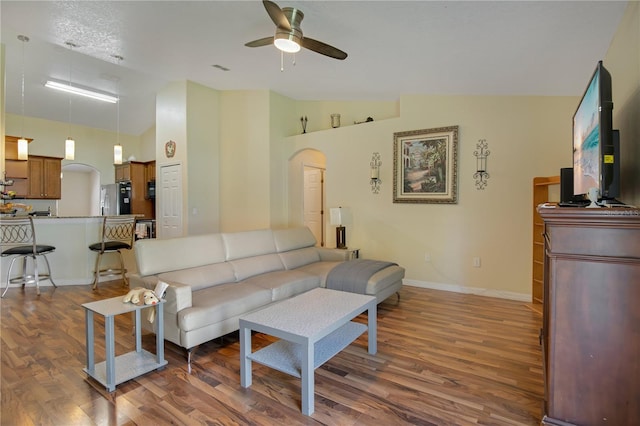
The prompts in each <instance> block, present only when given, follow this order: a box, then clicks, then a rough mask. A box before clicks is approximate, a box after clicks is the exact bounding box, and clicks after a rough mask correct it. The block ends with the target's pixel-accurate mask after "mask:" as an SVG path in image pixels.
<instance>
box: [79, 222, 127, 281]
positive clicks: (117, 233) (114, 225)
mask: <svg viewBox="0 0 640 426" xmlns="http://www.w3.org/2000/svg"><path fill="white" fill-rule="evenodd" d="M135 230H136V218H135V216H105V217H104V220H103V222H102V229H101V232H100V238H101V240H100V242H98V243H94V244H91V245H90V246H89V250H91V251H95V252H97V253H98V257H96V266H95V269H94V271H93V289H94V290H95V289H97V288H98V280H99V279H100V277H101V276H112V275H122V280H123V281H124V285H125V286H128V285H129V281H128V280H127V276H126V275H125V274H126V272H127V270H126V268H125V267H124V259H123V258H122V252H121V250H131V248H132V247H133V239H134V236H135ZM104 253H118V255H119V257H120V267H119V268H118V269H114V268H107V269H100V260H101V259H102V255H103V254H104Z"/></svg>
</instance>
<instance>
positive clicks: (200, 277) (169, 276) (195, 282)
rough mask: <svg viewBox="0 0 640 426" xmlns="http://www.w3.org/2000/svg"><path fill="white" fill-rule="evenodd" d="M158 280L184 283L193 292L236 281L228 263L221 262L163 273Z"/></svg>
mask: <svg viewBox="0 0 640 426" xmlns="http://www.w3.org/2000/svg"><path fill="white" fill-rule="evenodd" d="M158 278H159V279H160V280H162V281H169V282H179V283H185V284H188V285H190V286H191V289H192V290H193V291H197V290H200V289H202V288H205V287H211V286H214V285H219V284H224V283H233V282H235V281H236V274H235V272H234V270H233V267H232V266H231V265H230V264H229V263H227V262H223V263H214V264H211V265H205V266H197V267H194V268H188V269H180V270H178V271H170V272H163V273H162V274H159V275H158Z"/></svg>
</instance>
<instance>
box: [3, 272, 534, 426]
mask: <svg viewBox="0 0 640 426" xmlns="http://www.w3.org/2000/svg"><path fill="white" fill-rule="evenodd" d="M124 293H126V290H125V289H124V288H123V287H122V285H121V283H120V282H111V283H107V284H101V286H100V289H99V290H98V292H95V293H94V292H92V291H91V289H90V286H66V287H61V288H58V289H56V290H55V291H54V289H53V288H52V287H46V288H43V290H42V295H41V296H40V297H37V296H36V292H35V288H33V287H27V288H26V289H25V290H23V289H20V288H11V289H9V292H8V293H7V295H6V296H5V298H4V299H2V301H1V308H2V316H1V320H2V323H1V326H2V336H1V338H2V348H1V349H2V352H1V368H2V370H1V383H2V395H1V411H0V415H1V418H0V424H2V425H3V426H9V425H20V426H22V425H164V424H172V425H193V424H207V425H227V424H233V425H471V424H483V425H484V424H491V425H536V424H539V422H540V412H541V401H542V395H543V382H542V370H541V352H540V347H539V345H538V332H539V328H540V325H541V324H540V322H541V319H540V316H539V315H537V314H536V313H534V312H532V311H531V310H529V309H527V308H526V307H525V306H524V305H523V304H522V303H520V302H514V301H507V300H502V299H493V298H487V297H480V296H473V295H464V294H457V293H449V292H444V291H436V290H428V289H420V288H415V287H404V288H403V289H402V290H401V301H400V304H399V305H396V304H395V302H396V299H395V297H392V298H390V299H389V300H388V301H386V302H384V303H382V304H380V305H379V307H378V353H377V355H375V356H373V355H369V354H368V353H367V350H366V347H367V346H366V334H365V335H363V336H361V337H360V338H359V339H358V340H357V341H356V342H355V343H353V344H352V345H351V346H349V347H348V348H347V349H345V350H344V351H343V352H341V353H340V354H338V355H336V356H335V357H334V358H333V359H331V360H330V361H328V362H327V363H326V364H324V365H323V366H322V367H320V368H318V369H317V370H316V374H315V378H316V379H315V380H316V387H315V391H316V397H315V413H314V414H313V415H312V416H310V417H307V416H304V415H302V414H301V413H300V381H299V380H298V379H295V378H293V377H290V376H287V375H285V374H283V373H280V372H277V371H275V370H271V369H269V368H267V367H264V366H261V365H259V364H255V363H254V364H253V365H254V368H253V385H252V386H251V387H250V388H248V389H243V388H242V387H241V386H240V366H239V350H240V348H239V340H238V334H237V333H235V334H230V335H229V336H226V337H225V338H224V339H223V340H222V341H221V340H220V339H218V340H216V341H214V342H209V343H207V344H205V345H202V346H200V348H199V349H198V351H197V352H196V354H195V359H194V363H193V372H192V374H188V373H187V368H186V363H185V356H184V352H183V350H181V349H180V348H178V347H176V346H175V345H173V344H171V343H168V342H167V344H166V345H165V352H166V357H167V359H168V361H169V364H168V366H167V367H166V368H165V369H164V370H162V371H154V372H151V373H148V374H146V375H144V376H142V377H139V378H138V379H135V380H131V381H128V382H126V383H123V384H121V385H119V386H118V387H117V389H116V391H115V392H114V393H113V394H108V393H107V392H105V390H104V388H101V386H100V385H99V384H97V383H95V382H94V381H93V380H90V379H88V378H87V376H86V374H85V373H84V372H83V371H82V368H83V367H84V366H85V361H86V360H85V325H84V310H83V309H82V307H81V306H80V305H81V304H82V303H86V302H89V301H92V300H98V299H103V298H107V297H113V296H118V295H120V294H124ZM358 320H359V321H362V322H364V321H365V320H366V319H365V318H363V317H359V318H358ZM102 324H103V322H100V326H99V327H96V340H97V341H98V342H100V345H101V346H100V348H98V349H97V353H96V358H97V361H101V360H103V359H104V358H103V354H104V352H103V351H104V349H103V348H104V344H103V336H104V333H103V331H104V329H103V325H102ZM131 330H132V323H131V318H130V316H129V315H121V316H119V317H117V318H116V355H118V354H120V353H125V352H128V351H130V350H133V349H134V348H135V342H134V339H133V337H132V336H131ZM252 340H253V342H254V344H255V346H256V347H261V346H264V345H266V344H267V343H269V342H270V341H271V338H269V337H266V336H263V335H256V336H254V338H253V339H252ZM143 346H144V347H145V348H146V349H148V350H150V351H155V339H154V336H153V335H145V336H144V337H143ZM254 349H255V348H254Z"/></svg>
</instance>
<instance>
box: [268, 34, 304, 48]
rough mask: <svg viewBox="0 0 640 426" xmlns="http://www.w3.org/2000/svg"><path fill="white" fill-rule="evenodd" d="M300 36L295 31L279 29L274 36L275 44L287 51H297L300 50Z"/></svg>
mask: <svg viewBox="0 0 640 426" xmlns="http://www.w3.org/2000/svg"><path fill="white" fill-rule="evenodd" d="M300 38H301V37H299V36H298V35H297V34H295V31H291V32H289V31H278V32H276V36H275V37H274V38H273V44H274V45H275V46H276V47H277V48H278V49H280V50H282V51H283V52H286V53H297V52H299V51H300V41H301V40H300Z"/></svg>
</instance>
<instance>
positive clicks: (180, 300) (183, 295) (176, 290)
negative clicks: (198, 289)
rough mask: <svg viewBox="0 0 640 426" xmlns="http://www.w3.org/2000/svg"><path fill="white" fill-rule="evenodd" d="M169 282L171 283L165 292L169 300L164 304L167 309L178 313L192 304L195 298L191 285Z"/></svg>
mask: <svg viewBox="0 0 640 426" xmlns="http://www.w3.org/2000/svg"><path fill="white" fill-rule="evenodd" d="M167 284H169V287H167V291H166V292H165V293H164V298H165V300H166V301H167V302H166V303H165V305H164V309H165V311H167V312H169V313H178V312H180V311H181V310H183V309H186V308H190V307H191V306H192V302H193V299H192V292H191V286H190V285H188V284H183V283H178V282H168V283H167Z"/></svg>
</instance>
